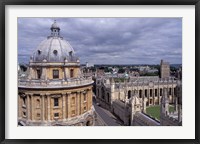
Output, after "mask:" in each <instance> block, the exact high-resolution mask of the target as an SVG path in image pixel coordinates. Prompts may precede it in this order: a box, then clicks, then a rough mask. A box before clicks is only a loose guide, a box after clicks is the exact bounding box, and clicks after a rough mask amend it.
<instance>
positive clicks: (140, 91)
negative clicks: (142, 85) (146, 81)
mask: <svg viewBox="0 0 200 144" xmlns="http://www.w3.org/2000/svg"><path fill="white" fill-rule="evenodd" d="M139 97H140V98H142V90H139Z"/></svg>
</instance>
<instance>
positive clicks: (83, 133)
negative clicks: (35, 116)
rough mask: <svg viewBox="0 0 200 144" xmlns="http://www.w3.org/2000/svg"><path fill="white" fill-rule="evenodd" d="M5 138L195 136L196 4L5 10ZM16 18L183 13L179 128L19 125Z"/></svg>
mask: <svg viewBox="0 0 200 144" xmlns="http://www.w3.org/2000/svg"><path fill="white" fill-rule="evenodd" d="M5 17H6V21H5V27H6V29H5V30H6V31H5V35H6V37H5V38H6V42H5V51H6V55H5V57H6V59H5V62H6V64H5V65H6V67H5V74H6V75H5V77H6V79H5V81H6V84H5V86H6V89H5V91H6V93H5V105H6V107H5V109H6V111H5V122H6V125H5V129H6V131H5V138H6V139H194V138H195V6H192V5H188V6H182V5H181V6H178V5H177V6H167V5H166V6H131V5H130V6H70V5H68V6H28V5H27V6H20V5H19V6H17V5H9V6H6V8H5ZM18 17H182V18H183V19H182V28H183V31H182V33H183V34H182V48H183V50H182V53H183V55H182V65H183V88H182V90H183V126H179V127H175V126H169V127H150V126H149V127H148V126H147V127H146V126H142V127H134V126H128V127H126V126H120V127H113V126H110V127H43V126H39V127H37V126H33V127H32V126H26V127H18V126H17V91H18V87H17V18H18Z"/></svg>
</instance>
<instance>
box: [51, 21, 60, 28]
mask: <svg viewBox="0 0 200 144" xmlns="http://www.w3.org/2000/svg"><path fill="white" fill-rule="evenodd" d="M50 29H59V30H60V27H59V26H58V24H57V23H56V20H55V21H54V23H53V24H52V25H51V28H50Z"/></svg>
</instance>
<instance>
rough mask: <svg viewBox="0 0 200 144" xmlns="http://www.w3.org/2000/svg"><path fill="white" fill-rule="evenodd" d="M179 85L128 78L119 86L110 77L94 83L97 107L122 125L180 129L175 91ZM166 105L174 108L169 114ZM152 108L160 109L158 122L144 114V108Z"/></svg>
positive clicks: (170, 81) (156, 79) (155, 79)
mask: <svg viewBox="0 0 200 144" xmlns="http://www.w3.org/2000/svg"><path fill="white" fill-rule="evenodd" d="M180 83H181V82H180V81H179V80H175V79H174V78H170V77H169V78H159V77H155V76H152V77H135V78H134V77H132V78H129V79H127V80H125V81H124V82H121V83H119V82H115V80H114V78H113V77H106V76H102V77H98V78H97V79H96V100H97V102H98V103H99V104H100V106H101V107H104V108H106V109H108V110H110V111H111V112H112V113H114V114H115V115H116V116H117V117H118V118H120V119H121V120H122V121H123V122H124V125H134V126H142V125H145V126H160V125H173V126H176V125H181V122H182V118H181V115H182V110H181V109H182V94H181V92H180V91H181V90H178V89H180V87H181V86H180ZM164 98H165V99H164ZM180 101H181V102H180ZM180 103H181V104H180ZM170 104H171V105H174V111H175V112H174V113H169V105H170ZM153 105H160V107H161V112H160V115H161V120H160V121H159V120H157V119H154V118H152V117H151V116H148V115H147V114H145V113H146V107H148V106H153ZM164 107H165V109H164ZM166 110H167V112H166ZM176 114H178V115H179V117H176V116H175V115H176Z"/></svg>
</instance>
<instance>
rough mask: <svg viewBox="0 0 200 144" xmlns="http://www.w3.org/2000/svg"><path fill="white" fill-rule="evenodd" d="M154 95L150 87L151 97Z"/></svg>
mask: <svg viewBox="0 0 200 144" xmlns="http://www.w3.org/2000/svg"><path fill="white" fill-rule="evenodd" d="M152 96H153V92H152V89H150V97H152Z"/></svg>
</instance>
